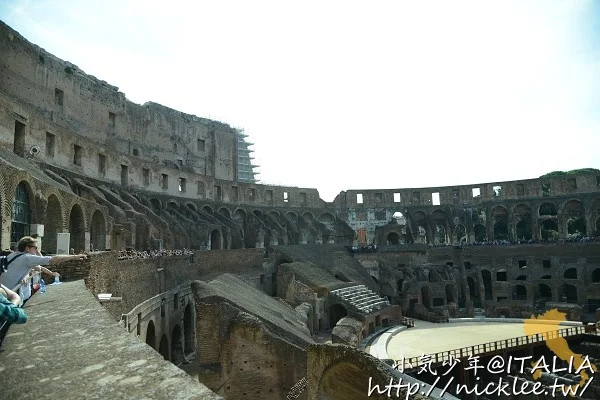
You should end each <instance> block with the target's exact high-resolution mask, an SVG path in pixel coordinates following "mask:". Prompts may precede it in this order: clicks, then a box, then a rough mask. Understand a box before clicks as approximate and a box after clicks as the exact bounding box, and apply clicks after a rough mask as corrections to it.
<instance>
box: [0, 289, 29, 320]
mask: <svg viewBox="0 0 600 400" xmlns="http://www.w3.org/2000/svg"><path fill="white" fill-rule="evenodd" d="M0 289H2V290H0V326H2V325H4V323H5V322H8V323H9V324H24V323H25V322H27V314H26V313H25V311H24V310H23V309H22V308H21V307H19V306H20V305H21V297H20V296H19V294H18V293H16V292H13V291H12V290H10V289H9V288H7V287H6V286H4V285H0ZM3 294H6V297H5V296H4V295H3Z"/></svg>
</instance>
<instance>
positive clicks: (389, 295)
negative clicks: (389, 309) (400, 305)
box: [380, 283, 395, 303]
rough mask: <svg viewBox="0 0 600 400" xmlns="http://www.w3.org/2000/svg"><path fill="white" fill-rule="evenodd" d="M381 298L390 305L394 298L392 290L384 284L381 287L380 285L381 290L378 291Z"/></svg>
mask: <svg viewBox="0 0 600 400" xmlns="http://www.w3.org/2000/svg"><path fill="white" fill-rule="evenodd" d="M380 293H381V296H383V297H385V298H386V299H387V300H388V301H389V302H390V303H391V302H392V298H393V297H394V294H395V293H394V288H393V287H392V286H391V285H389V284H387V283H384V284H383V285H381V290H380Z"/></svg>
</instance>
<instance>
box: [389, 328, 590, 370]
mask: <svg viewBox="0 0 600 400" xmlns="http://www.w3.org/2000/svg"><path fill="white" fill-rule="evenodd" d="M596 331H597V327H596V326H595V325H586V326H575V327H569V328H565V329H559V330H556V331H548V332H544V333H538V334H535V335H528V336H519V337H516V338H511V339H504V340H497V341H495V342H488V343H483V344H478V345H474V346H468V347H462V348H459V349H452V350H446V351H441V352H438V353H434V354H426V355H423V356H418V357H410V358H406V359H404V360H399V361H398V362H403V368H404V369H403V370H404V371H411V370H413V369H416V368H418V367H420V366H421V365H431V366H435V365H440V364H443V363H452V362H453V361H454V360H460V359H463V358H468V357H474V356H480V357H481V356H488V355H493V354H496V353H501V352H504V351H507V350H517V349H519V348H524V347H527V346H529V345H531V344H536V343H542V342H546V341H547V340H552V339H558V338H567V337H575V336H580V335H584V334H586V333H592V334H595V333H596Z"/></svg>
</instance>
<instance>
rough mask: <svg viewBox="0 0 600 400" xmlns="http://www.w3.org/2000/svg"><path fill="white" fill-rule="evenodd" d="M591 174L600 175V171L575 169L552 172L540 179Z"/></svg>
mask: <svg viewBox="0 0 600 400" xmlns="http://www.w3.org/2000/svg"><path fill="white" fill-rule="evenodd" d="M586 172H588V173H590V172H594V173H600V169H596V168H580V169H574V170H571V171H566V172H565V171H552V172H549V173H547V174H545V175H542V176H540V178H549V177H553V176H567V175H577V174H581V173H586Z"/></svg>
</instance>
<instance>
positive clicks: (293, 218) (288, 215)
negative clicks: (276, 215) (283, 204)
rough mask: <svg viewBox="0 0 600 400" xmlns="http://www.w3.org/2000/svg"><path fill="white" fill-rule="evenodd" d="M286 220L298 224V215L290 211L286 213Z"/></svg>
mask: <svg viewBox="0 0 600 400" xmlns="http://www.w3.org/2000/svg"><path fill="white" fill-rule="evenodd" d="M285 216H286V218H289V219H290V220H291V221H292V222H295V223H296V222H298V214H296V213H295V212H293V211H288V212H287V213H285Z"/></svg>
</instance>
